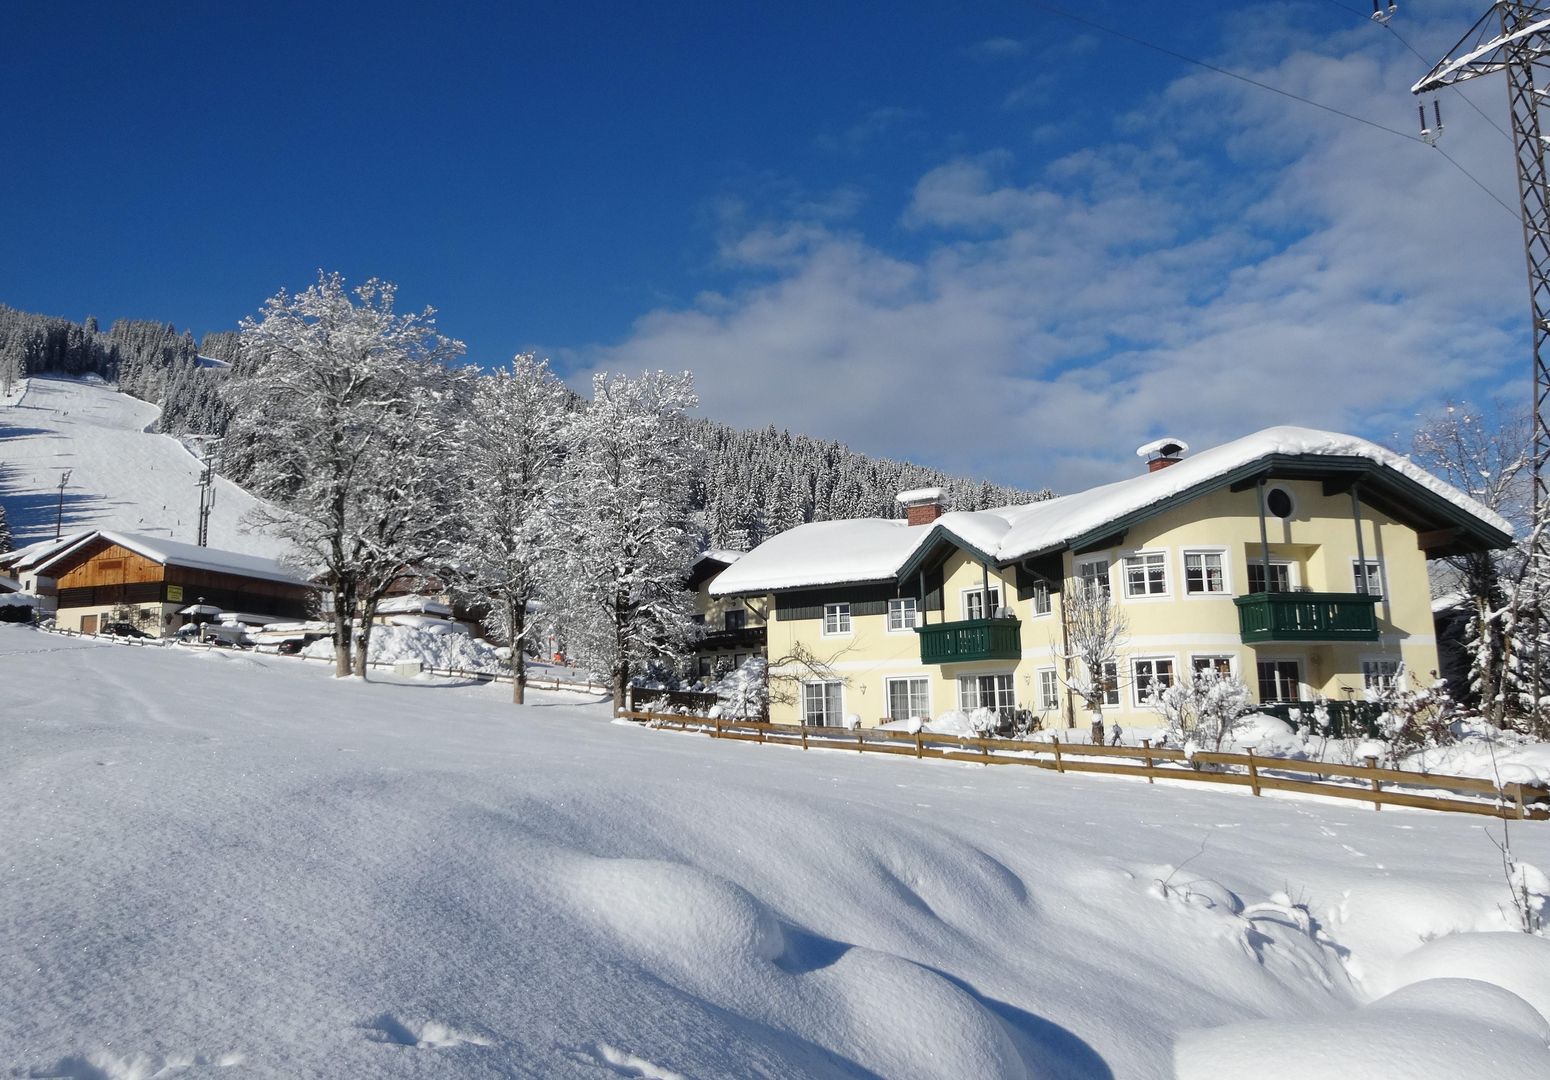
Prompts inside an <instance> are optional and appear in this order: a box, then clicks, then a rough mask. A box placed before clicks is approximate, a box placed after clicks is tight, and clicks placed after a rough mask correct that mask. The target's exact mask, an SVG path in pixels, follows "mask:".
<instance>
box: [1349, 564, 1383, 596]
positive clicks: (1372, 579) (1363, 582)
mask: <svg viewBox="0 0 1550 1080" xmlns="http://www.w3.org/2000/svg"><path fill="white" fill-rule="evenodd" d="M1351 578H1352V580H1353V581H1354V582H1355V584H1356V591H1357V592H1359V593H1366V594H1367V595H1368V596H1376V597H1378V598H1379V599H1380V600H1381V599H1382V598H1383V567H1382V566H1381V565H1380V564H1379V562H1378V560H1377V559H1368V560H1367V561H1366V562H1363V561H1362V560H1360V559H1352V560H1351Z"/></svg>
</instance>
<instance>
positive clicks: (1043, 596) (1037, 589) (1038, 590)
mask: <svg viewBox="0 0 1550 1080" xmlns="http://www.w3.org/2000/svg"><path fill="white" fill-rule="evenodd" d="M1029 600H1030V601H1031V602H1032V603H1033V613H1034V615H1036V616H1037V615H1048V614H1049V613H1050V591H1049V582H1047V581H1039V582H1035V583H1034V586H1033V595H1032V596H1031V597H1029Z"/></svg>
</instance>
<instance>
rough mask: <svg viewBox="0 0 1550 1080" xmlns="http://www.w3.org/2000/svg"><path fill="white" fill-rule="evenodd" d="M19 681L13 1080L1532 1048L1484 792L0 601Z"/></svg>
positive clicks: (1534, 1065)
mask: <svg viewBox="0 0 1550 1080" xmlns="http://www.w3.org/2000/svg"><path fill="white" fill-rule="evenodd" d="M0 672H3V673H4V686H5V694H6V702H5V707H4V708H3V709H0V745H3V746H4V747H5V752H4V753H3V754H0V821H3V822H5V823H6V827H5V828H4V829H3V830H0V865H3V866H4V867H5V870H6V872H5V873H4V874H3V875H0V925H3V926H5V927H6V930H7V935H8V942H9V947H7V948H5V949H0V1073H3V1074H4V1075H19V1076H59V1077H73V1078H85V1077H91V1078H95V1080H126V1078H148V1077H151V1076H164V1075H168V1076H170V1075H172V1074H173V1073H176V1075H179V1076H183V1075H185V1074H186V1075H188V1076H190V1077H192V1076H220V1075H228V1074H225V1073H222V1072H218V1071H216V1070H218V1069H220V1068H221V1067H223V1066H239V1069H238V1071H237V1072H234V1073H231V1074H229V1075H232V1076H236V1075H241V1076H256V1077H276V1078H279V1077H286V1078H289V1077H301V1076H306V1077H315V1078H330V1077H341V1078H342V1077H352V1078H353V1077H364V1076H417V1077H459V1078H464V1080H467V1078H474V1077H491V1078H494V1077H535V1078H536V1077H545V1078H550V1077H577V1078H602V1077H615V1076H635V1077H653V1078H656V1080H674V1078H681V1077H695V1078H699V1080H713V1078H728V1080H745V1078H752V1077H770V1078H775V1077H778V1078H781V1080H786V1078H796V1077H803V1078H831V1077H832V1078H835V1080H841V1078H848V1080H859V1078H863V1077H887V1078H889V1080H928V1078H930V1080H936V1078H941V1080H961V1078H964V1077H976V1078H982V1080H1030V1078H1034V1077H1039V1078H1043V1077H1053V1078H1067V1080H1112V1078H1114V1077H1124V1078H1126V1080H1132V1078H1143V1080H1144V1078H1150V1077H1155V1078H1158V1080H1162V1078H1165V1077H1173V1076H1179V1077H1182V1078H1183V1080H1202V1078H1211V1080H1222V1078H1228V1077H1253V1078H1255V1080H1276V1078H1279V1077H1286V1078H1290V1077H1299V1078H1300V1080H1309V1078H1319V1077H1325V1078H1334V1077H1338V1078H1339V1080H1376V1078H1379V1077H1384V1078H1391V1077H1395V1076H1401V1075H1403V1076H1405V1077H1407V1078H1408V1080H1430V1078H1433V1077H1436V1078H1439V1080H1440V1078H1442V1077H1448V1078H1456V1077H1459V1076H1480V1077H1485V1076H1501V1077H1508V1076H1512V1077H1529V1076H1545V1075H1550V1050H1547V1048H1546V1043H1547V1040H1550V1024H1547V1021H1546V1018H1545V1014H1547V1013H1550V957H1547V956H1546V953H1547V952H1550V942H1547V941H1545V940H1544V939H1542V938H1534V937H1530V936H1527V935H1524V934H1514V933H1489V932H1487V933H1481V932H1480V931H1500V930H1502V929H1503V928H1504V927H1505V926H1506V925H1507V918H1506V917H1505V916H1504V914H1503V910H1502V909H1503V907H1504V906H1505V905H1506V897H1507V893H1506V889H1505V886H1504V884H1503V882H1502V877H1501V864H1500V860H1499V856H1498V854H1497V851H1496V849H1495V848H1493V847H1492V846H1491V844H1490V842H1489V841H1488V840H1487V838H1486V837H1485V836H1484V835H1482V833H1481V824H1480V822H1479V821H1477V820H1474V819H1470V818H1466V817H1462V816H1455V815H1442V814H1428V813H1425V812H1406V811H1405V810H1403V809H1391V810H1385V811H1384V812H1383V813H1381V814H1378V813H1373V812H1372V811H1371V810H1369V809H1366V808H1364V807H1356V806H1346V805H1331V804H1328V803H1320V802H1310V801H1296V800H1295V798H1294V797H1293V798H1270V797H1267V798H1262V799H1256V798H1252V797H1251V796H1249V795H1248V794H1247V793H1246V792H1242V791H1238V790H1234V791H1225V790H1221V791H1218V790H1198V789H1196V790H1182V789H1175V788H1170V787H1168V786H1167V785H1165V784H1161V783H1159V784H1157V785H1155V786H1149V785H1147V784H1145V783H1143V782H1141V781H1131V780H1116V779H1105V778H1096V777H1084V776H1081V775H1075V774H1070V773H1067V774H1064V775H1061V774H1056V773H1052V772H1042V771H1034V770H1010V769H1008V770H998V769H990V768H985V767H983V766H979V765H972V764H961V763H935V762H917V761H913V760H904V759H896V758H880V757H874V756H871V755H865V756H863V755H857V754H846V753H843V752H838V751H834V752H831V751H810V752H806V753H804V752H802V751H801V750H796V749H788V748H776V747H761V746H755V745H752V744H747V743H730V742H727V741H714V740H709V739H705V738H703V737H701V736H698V735H680V734H669V733H666V732H658V731H650V730H645V729H641V728H637V727H634V726H632V725H621V724H615V723H610V721H609V715H608V711H607V708H606V707H605V706H598V705H594V704H587V703H585V702H584V701H582V700H581V699H578V698H576V697H569V698H566V697H561V696H557V695H553V694H545V693H542V692H535V693H534V694H533V702H534V704H531V705H529V706H527V707H524V708H517V709H514V708H513V707H512V706H511V705H510V704H509V703H507V702H506V701H504V700H503V699H504V697H505V694H506V691H505V690H504V689H503V688H500V687H474V686H458V685H455V684H450V683H447V682H442V681H439V680H435V679H429V678H423V677H422V678H419V679H416V680H413V681H412V684H411V685H393V684H391V683H390V682H378V681H373V682H370V683H362V682H360V681H359V680H345V681H335V680H333V679H331V678H329V676H328V674H327V670H326V669H325V668H323V667H322V666H312V665H305V664H303V663H302V662H300V661H297V660H289V659H286V658H280V657H263V656H253V655H239V654H232V653H226V652H193V651H191V650H186V649H182V648H176V647H174V648H167V649H136V648H128V647H125V646H114V645H107V644H104V643H101V642H93V641H89V640H76V639H68V638H62V637H58V636H53V635H45V634H43V633H41V632H39V631H36V630H32V629H30V628H25V627H15V626H6V625H0ZM62 686H69V687H70V691H69V697H68V699H66V698H64V697H62V696H61V692H60V687H62ZM212 702H215V703H219V705H218V707H213V708H212V707H211V703H212ZM1030 774H1031V775H1030ZM1493 829H1494V830H1495V831H1496V832H1498V833H1499V831H1500V827H1499V825H1498V826H1493ZM1514 843H1515V844H1516V846H1517V848H1518V852H1519V855H1520V857H1523V858H1527V859H1529V860H1531V861H1533V862H1535V863H1537V864H1539V865H1541V866H1543V865H1550V826H1546V825H1544V824H1542V823H1520V824H1515V825H1514ZM1439 976H1446V977H1447V978H1439ZM164 1070H165V1071H164Z"/></svg>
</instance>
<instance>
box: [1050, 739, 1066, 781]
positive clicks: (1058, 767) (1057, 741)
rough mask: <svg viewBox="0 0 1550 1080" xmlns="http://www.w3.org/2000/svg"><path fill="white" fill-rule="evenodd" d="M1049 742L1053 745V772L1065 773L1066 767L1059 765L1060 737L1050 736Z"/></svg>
mask: <svg viewBox="0 0 1550 1080" xmlns="http://www.w3.org/2000/svg"><path fill="white" fill-rule="evenodd" d="M1049 741H1050V742H1052V743H1054V744H1055V771H1056V772H1065V771H1066V767H1065V766H1064V765H1062V764H1061V763H1060V736H1059V735H1051V736H1050V737H1049Z"/></svg>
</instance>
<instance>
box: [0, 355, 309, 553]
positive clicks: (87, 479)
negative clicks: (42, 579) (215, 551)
mask: <svg viewBox="0 0 1550 1080" xmlns="http://www.w3.org/2000/svg"><path fill="white" fill-rule="evenodd" d="M17 389H18V390H20V391H21V392H20V393H19V394H16V393H13V394H12V395H11V396H10V397H8V398H0V504H3V505H4V507H5V517H6V520H7V522H8V523H9V525H10V528H11V533H12V537H13V541H14V543H15V545H16V546H17V547H21V546H23V545H25V544H29V543H32V542H33V541H35V540H42V539H46V538H48V537H52V536H53V535H54V519H55V513H56V509H57V507H58V500H59V478H60V474H61V472H62V471H63V470H65V469H69V470H70V482H69V485H68V487H66V489H65V498H64V514H63V529H64V531H65V532H70V531H73V530H76V529H85V528H99V527H100V528H108V527H112V528H117V529H122V530H124V531H126V532H133V533H142V534H146V535H150V536H166V537H170V538H171V539H174V540H183V541H187V542H193V541H194V540H195V539H197V537H198V519H199V489H198V482H199V474H200V464H199V461H198V460H197V459H196V458H195V457H194V456H193V454H191V453H189V451H188V450H187V449H185V448H184V447H183V445H182V444H181V443H179V442H178V441H177V440H176V439H173V438H170V437H168V436H165V435H157V434H152V433H150V432H148V431H147V430H146V429H147V428H149V427H151V426H153V425H155V424H156V422H157V419H158V417H159V415H160V413H161V410H160V409H159V408H158V407H157V406H155V405H149V404H147V403H145V402H143V401H140V400H138V399H136V398H132V397H129V396H128V395H126V394H120V393H118V392H117V391H115V390H113V389H111V388H110V387H108V386H105V385H103V384H102V383H101V382H100V380H95V379H92V378H90V377H88V378H87V379H85V380H77V379H72V378H65V377H46V376H37V377H34V378H31V379H28V380H26V381H24V382H22V383H20V384H18V387H17ZM216 485H217V488H216V497H215V508H214V510H213V511H212V513H211V515H210V546H212V547H225V548H234V549H237V550H241V551H245V552H248V553H251V554H254V555H266V556H270V557H276V558H278V557H280V556H282V555H284V554H285V551H286V545H285V544H284V542H283V541H280V540H278V539H276V538H274V537H271V536H265V535H262V534H254V533H250V532H249V531H248V530H247V529H246V527H245V526H244V525H243V524H242V521H241V519H242V516H243V515H244V514H245V513H247V511H248V510H249V509H250V508H252V507H253V506H254V505H255V501H254V499H253V497H252V496H250V495H248V494H247V492H245V491H243V490H242V489H241V488H239V487H237V486H236V485H235V484H232V483H231V482H230V481H227V480H224V479H217V481H216Z"/></svg>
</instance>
